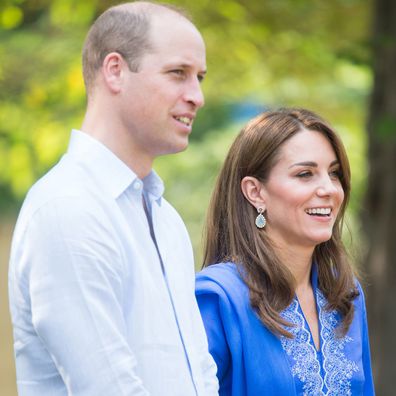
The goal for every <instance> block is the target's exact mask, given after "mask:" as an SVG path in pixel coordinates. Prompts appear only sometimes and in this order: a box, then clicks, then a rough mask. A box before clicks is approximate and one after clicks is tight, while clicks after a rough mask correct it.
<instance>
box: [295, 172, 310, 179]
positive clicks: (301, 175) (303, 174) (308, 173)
mask: <svg viewBox="0 0 396 396" xmlns="http://www.w3.org/2000/svg"><path fill="white" fill-rule="evenodd" d="M310 176H312V172H311V171H303V172H300V173H299V174H298V175H297V177H300V178H307V177H310Z"/></svg>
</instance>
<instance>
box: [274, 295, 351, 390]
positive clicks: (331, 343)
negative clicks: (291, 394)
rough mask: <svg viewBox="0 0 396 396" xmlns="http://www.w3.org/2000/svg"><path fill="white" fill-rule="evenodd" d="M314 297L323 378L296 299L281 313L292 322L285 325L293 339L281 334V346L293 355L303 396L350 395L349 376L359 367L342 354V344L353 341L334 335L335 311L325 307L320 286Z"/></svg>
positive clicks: (295, 371) (289, 354) (294, 373)
mask: <svg viewBox="0 0 396 396" xmlns="http://www.w3.org/2000/svg"><path fill="white" fill-rule="evenodd" d="M316 298H317V303H318V307H319V320H320V323H321V331H320V335H321V341H322V345H321V351H322V354H323V372H324V378H322V376H321V373H320V372H321V367H320V362H319V359H318V354H317V352H316V350H315V347H314V343H313V341H312V336H311V333H310V331H309V329H308V328H307V325H306V323H305V319H304V316H303V315H302V314H301V313H300V311H299V304H298V301H297V299H294V300H293V302H292V303H291V304H290V306H289V307H288V308H286V309H285V310H284V311H283V312H281V316H282V318H284V319H285V320H287V321H288V322H289V323H292V324H294V325H295V326H294V327H287V328H286V329H287V330H288V331H289V332H290V333H291V334H292V335H293V338H292V339H290V338H286V337H284V336H282V337H281V343H282V347H283V349H284V350H285V352H286V353H287V355H288V356H289V357H291V358H292V359H291V361H292V374H293V376H294V377H297V378H298V379H299V380H300V381H301V382H302V384H303V391H304V396H305V395H306V396H319V395H328V396H339V395H345V396H348V395H351V383H350V379H351V378H352V375H353V372H354V371H358V367H357V365H356V363H355V362H353V361H351V360H348V359H347V358H346V357H345V354H344V347H345V344H346V343H348V342H350V341H352V338H351V337H348V336H346V337H342V338H338V337H337V336H336V334H335V328H336V327H337V324H338V321H337V314H336V311H331V312H328V311H326V310H325V309H324V307H325V305H326V299H325V297H324V296H323V294H322V293H321V292H320V290H319V289H318V290H317V292H316Z"/></svg>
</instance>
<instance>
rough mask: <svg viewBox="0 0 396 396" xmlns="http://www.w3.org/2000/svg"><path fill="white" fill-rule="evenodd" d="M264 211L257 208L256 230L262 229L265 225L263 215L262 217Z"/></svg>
mask: <svg viewBox="0 0 396 396" xmlns="http://www.w3.org/2000/svg"><path fill="white" fill-rule="evenodd" d="M263 212H264V209H263V208H257V213H258V215H257V217H256V221H255V224H256V227H257V228H264V227H265V225H266V224H267V220H266V219H265V217H264V215H263Z"/></svg>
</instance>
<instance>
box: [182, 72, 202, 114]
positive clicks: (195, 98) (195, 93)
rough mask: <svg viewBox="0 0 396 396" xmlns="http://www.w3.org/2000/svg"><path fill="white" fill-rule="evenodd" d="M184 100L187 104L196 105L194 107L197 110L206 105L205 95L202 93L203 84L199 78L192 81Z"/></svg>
mask: <svg viewBox="0 0 396 396" xmlns="http://www.w3.org/2000/svg"><path fill="white" fill-rule="evenodd" d="M184 99H185V100H186V101H187V102H190V103H192V104H194V107H195V108H197V109H199V108H200V107H202V106H203V105H204V103H205V99H204V95H203V92H202V88H201V84H200V82H199V80H198V79H197V78H196V79H193V80H192V81H190V83H189V84H188V86H187V87H186V91H185V94H184Z"/></svg>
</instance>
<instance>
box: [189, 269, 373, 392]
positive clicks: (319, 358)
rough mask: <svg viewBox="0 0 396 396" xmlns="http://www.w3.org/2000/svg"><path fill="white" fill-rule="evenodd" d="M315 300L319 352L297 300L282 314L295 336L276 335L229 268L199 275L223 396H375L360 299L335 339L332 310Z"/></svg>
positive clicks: (317, 294)
mask: <svg viewBox="0 0 396 396" xmlns="http://www.w3.org/2000/svg"><path fill="white" fill-rule="evenodd" d="M311 281H312V286H313V290H314V295H315V298H316V304H317V310H318V317H319V332H320V350H319V351H317V350H316V348H315V346H314V343H313V339H312V336H311V333H310V330H309V327H308V324H307V322H306V319H305V317H304V315H303V312H302V310H301V307H300V305H299V303H298V299H297V298H295V299H294V300H293V302H292V303H291V304H290V306H289V307H287V308H286V309H285V310H284V311H282V313H281V315H282V317H284V318H285V319H287V321H289V322H290V323H293V324H294V325H295V327H291V328H288V330H289V331H290V332H291V333H292V334H293V335H294V338H293V339H289V338H286V337H283V336H275V335H274V334H273V333H272V332H270V331H269V330H268V329H267V328H266V327H265V326H264V325H263V324H262V322H261V321H260V319H259V318H258V316H257V314H256V313H255V312H254V310H253V309H252V308H251V306H250V302H249V290H248V288H247V286H246V284H245V283H244V281H243V280H242V279H241V277H240V275H239V273H238V270H237V268H236V266H235V265H234V264H232V263H222V264H216V265H212V266H210V267H208V268H206V269H204V270H203V271H202V272H200V273H199V274H198V275H197V282H196V296H197V300H198V304H199V307H200V310H201V314H202V317H203V321H204V324H205V328H206V332H207V335H208V340H209V350H210V352H211V354H212V356H213V357H214V359H215V361H216V363H217V367H218V372H217V376H218V379H219V382H220V396H265V395H271V396H276V395H279V396H289V395H291V396H292V395H314V396H319V395H332V396H341V395H342V396H344V395H345V396H346V395H353V396H355V395H364V396H369V395H374V394H375V393H374V386H373V379H372V374H371V364H370V348H369V342H368V332H367V319H366V309H365V303H364V295H363V291H362V290H361V287H360V285H359V284H358V288H359V292H360V295H359V296H358V297H357V298H356V299H355V300H354V304H355V314H354V318H353V322H352V324H351V326H350V328H349V330H348V333H347V334H346V335H345V337H342V338H340V337H337V335H336V333H335V329H336V327H337V324H338V323H339V321H340V317H339V315H338V313H337V312H336V311H330V312H328V311H326V310H325V309H324V307H325V304H326V299H325V297H324V296H323V294H322V293H321V291H320V290H319V288H318V287H317V274H316V270H315V267H313V271H312V279H311Z"/></svg>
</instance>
